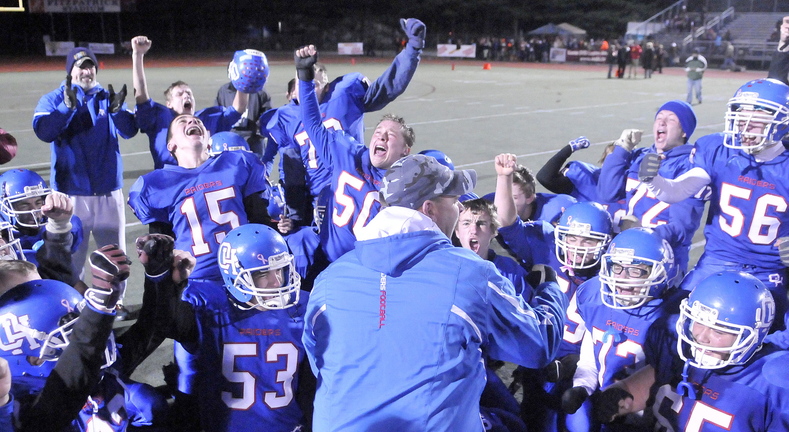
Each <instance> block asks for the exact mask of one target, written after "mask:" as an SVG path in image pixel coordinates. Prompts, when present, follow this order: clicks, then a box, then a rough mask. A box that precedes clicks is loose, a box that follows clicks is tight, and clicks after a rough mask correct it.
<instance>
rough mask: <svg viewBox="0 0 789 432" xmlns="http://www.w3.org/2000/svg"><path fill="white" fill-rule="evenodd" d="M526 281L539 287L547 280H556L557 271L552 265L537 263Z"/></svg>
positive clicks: (534, 286)
mask: <svg viewBox="0 0 789 432" xmlns="http://www.w3.org/2000/svg"><path fill="white" fill-rule="evenodd" d="M526 282H527V283H528V284H529V285H531V286H532V287H533V288H534V289H537V287H539V286H540V285H542V284H544V283H545V282H556V271H554V270H553V268H552V267H551V266H547V265H543V264H536V265H535V266H534V267H532V268H531V271H529V274H528V275H526Z"/></svg>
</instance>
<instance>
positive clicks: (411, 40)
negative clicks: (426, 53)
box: [400, 18, 426, 50]
mask: <svg viewBox="0 0 789 432" xmlns="http://www.w3.org/2000/svg"><path fill="white" fill-rule="evenodd" d="M400 27H402V29H403V31H404V32H405V34H406V35H408V45H409V46H410V47H411V48H414V49H416V50H421V49H423V48H424V47H425V33H426V27H425V23H423V22H422V21H419V20H418V19H416V18H400Z"/></svg>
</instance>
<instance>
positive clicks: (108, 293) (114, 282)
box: [85, 244, 131, 311]
mask: <svg viewBox="0 0 789 432" xmlns="http://www.w3.org/2000/svg"><path fill="white" fill-rule="evenodd" d="M130 265H131V261H130V260H129V257H127V256H126V254H125V253H123V251H122V250H121V249H120V248H119V247H118V245H114V244H112V245H107V246H104V247H102V248H100V249H98V250H96V251H94V252H93V253H92V254H90V269H91V274H92V275H93V286H92V287H90V288H88V289H87V290H86V291H85V300H86V301H87V302H88V303H90V304H91V305H93V307H95V308H96V309H99V310H104V311H112V310H114V309H115V304H116V303H118V301H119V300H121V299H122V298H123V294H124V287H123V284H121V282H123V281H125V280H126V279H128V277H129V274H130V268H129V266H130Z"/></svg>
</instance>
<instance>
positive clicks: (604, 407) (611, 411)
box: [592, 387, 633, 423]
mask: <svg viewBox="0 0 789 432" xmlns="http://www.w3.org/2000/svg"><path fill="white" fill-rule="evenodd" d="M627 398H630V399H633V395H631V394H630V393H628V392H627V391H626V390H624V389H622V388H619V387H610V388H607V389H605V390H604V391H598V392H594V393H593V394H592V417H594V419H595V420H597V421H598V422H600V423H611V422H612V421H613V420H614V417H615V416H616V415H618V414H619V402H620V401H623V400H625V399H627Z"/></svg>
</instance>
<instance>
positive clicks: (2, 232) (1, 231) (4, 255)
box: [0, 220, 27, 261]
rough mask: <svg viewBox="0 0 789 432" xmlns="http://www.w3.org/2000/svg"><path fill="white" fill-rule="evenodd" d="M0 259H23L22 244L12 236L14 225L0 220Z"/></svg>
mask: <svg viewBox="0 0 789 432" xmlns="http://www.w3.org/2000/svg"><path fill="white" fill-rule="evenodd" d="M0 260H25V261H27V260H26V259H25V254H24V252H23V251H22V245H21V244H20V243H19V239H18V238H14V227H13V226H11V224H10V223H8V222H6V221H4V220H0Z"/></svg>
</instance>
